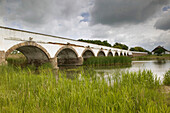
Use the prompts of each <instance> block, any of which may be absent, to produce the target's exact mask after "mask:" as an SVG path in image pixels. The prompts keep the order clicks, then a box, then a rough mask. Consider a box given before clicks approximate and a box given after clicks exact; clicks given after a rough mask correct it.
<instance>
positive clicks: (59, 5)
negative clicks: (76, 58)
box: [0, 0, 170, 50]
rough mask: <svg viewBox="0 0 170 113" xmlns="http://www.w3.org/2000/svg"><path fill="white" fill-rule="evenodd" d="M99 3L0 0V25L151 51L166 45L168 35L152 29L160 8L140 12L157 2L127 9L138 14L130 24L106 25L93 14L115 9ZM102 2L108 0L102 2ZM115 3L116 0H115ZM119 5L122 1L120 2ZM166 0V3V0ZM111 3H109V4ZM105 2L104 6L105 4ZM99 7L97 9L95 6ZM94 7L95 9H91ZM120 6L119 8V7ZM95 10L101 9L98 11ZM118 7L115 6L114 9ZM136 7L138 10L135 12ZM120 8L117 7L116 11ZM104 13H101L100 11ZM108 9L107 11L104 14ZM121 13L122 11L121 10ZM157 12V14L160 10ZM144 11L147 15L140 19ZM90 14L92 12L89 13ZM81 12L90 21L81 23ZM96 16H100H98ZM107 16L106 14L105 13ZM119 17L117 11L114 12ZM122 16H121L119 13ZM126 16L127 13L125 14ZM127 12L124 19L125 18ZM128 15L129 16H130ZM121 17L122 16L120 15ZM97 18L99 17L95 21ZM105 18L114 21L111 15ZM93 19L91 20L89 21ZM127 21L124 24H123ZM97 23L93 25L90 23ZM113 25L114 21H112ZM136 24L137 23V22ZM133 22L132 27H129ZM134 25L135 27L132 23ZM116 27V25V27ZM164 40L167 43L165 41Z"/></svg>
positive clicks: (77, 0) (64, 0) (148, 2)
mask: <svg viewBox="0 0 170 113" xmlns="http://www.w3.org/2000/svg"><path fill="white" fill-rule="evenodd" d="M99 1H101V0H98V1H97V0H94V1H93V0H60V1H59V0H48V1H47V0H0V15H1V16H0V25H2V26H9V27H13V28H19V29H25V30H30V31H35V32H42V33H46V34H52V35H57V36H63V37H66V38H72V39H80V38H83V39H92V40H95V39H99V40H108V42H110V43H111V44H112V45H113V44H114V43H115V42H120V43H124V44H127V45H128V46H130V47H133V46H142V47H144V48H146V49H149V50H152V49H153V47H155V46H157V45H162V46H165V47H167V49H169V50H170V47H169V46H168V42H169V39H168V36H169V33H168V32H167V31H163V30H156V29H155V28H154V24H155V22H156V21H157V20H158V19H159V18H160V17H161V14H159V13H160V11H161V8H160V6H159V5H158V4H157V2H156V3H155V4H156V6H159V7H155V6H154V5H149V6H151V8H149V10H151V9H156V10H154V11H153V10H151V11H149V12H147V10H145V9H143V10H142V8H143V6H144V5H145V6H148V4H150V3H151V1H159V0H148V1H147V2H146V0H144V1H145V2H146V3H143V2H142V1H141V0H140V1H139V0H137V1H138V2H142V3H141V4H140V5H141V6H140V7H141V8H140V7H137V6H134V7H131V8H128V7H130V6H128V7H127V9H131V10H132V9H134V8H137V12H134V15H135V18H133V19H132V20H133V21H134V22H132V21H129V20H128V19H127V20H122V19H120V21H123V23H124V24H121V25H120V24H119V22H117V25H116V24H114V25H113V24H112V21H110V20H109V21H108V22H111V24H107V22H106V24H105V22H104V21H103V22H100V21H98V20H97V19H95V17H98V16H96V15H106V14H107V15H108V14H110V13H111V12H112V7H113V6H115V5H113V4H110V5H109V7H107V6H104V5H101V6H100V5H98V4H96V3H98V2H99ZM102 1H104V2H107V1H110V0H102ZM115 1H118V0H115ZM120 1H121V2H122V1H124V0H120ZM130 1H131V2H133V3H132V4H137V5H138V2H136V0H135V2H134V0H130ZM165 1H169V0H165ZM108 3H110V2H108ZM108 3H105V4H108ZM143 4H144V5H143ZM161 4H162V3H161ZM97 5H98V6H97ZM93 6H94V7H93ZM99 6H100V7H99ZM119 7H120V6H119ZM98 8H101V9H99V10H98V11H99V12H98V11H97V9H98ZM117 8H118V7H117ZM138 8H139V9H138ZM118 9H119V8H118ZM102 10H103V11H102ZM104 10H109V12H107V11H104ZM122 10H123V9H122ZM159 10H160V11H159ZM127 11H128V12H130V10H127ZM134 11H135V10H134ZM141 11H145V13H147V15H146V16H144V17H142V18H140V16H139V15H142V14H143V13H144V12H141ZM156 11H158V12H159V13H158V12H157V15H156V16H154V17H153V15H149V14H150V12H154V13H156ZM91 12H92V13H91ZM82 13H89V14H90V16H89V17H88V20H89V21H81V20H83V19H84V17H82V16H81V14H82ZM98 13H99V14H98ZM105 13H106V14H105ZM116 14H117V16H119V11H117V12H116ZM120 14H123V13H120ZM125 14H126V13H125ZM128 14H129V13H127V14H126V15H125V16H127V15H128ZM131 15H132V14H131ZM131 15H129V16H131ZM122 17H124V16H122ZM98 19H100V18H98ZM108 19H114V18H112V16H111V17H110V18H108ZM91 20H92V21H91ZM104 20H105V19H104ZM106 20H107V19H106ZM125 21H126V22H125ZM91 22H92V23H96V24H95V25H92V23H91ZM113 22H116V21H113ZM137 22H139V23H137ZM132 23H133V24H132ZM134 23H135V24H134ZM118 24H119V25H118ZM165 40H166V41H165Z"/></svg>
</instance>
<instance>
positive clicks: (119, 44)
mask: <svg viewBox="0 0 170 113" xmlns="http://www.w3.org/2000/svg"><path fill="white" fill-rule="evenodd" d="M113 47H114V48H119V49H124V50H128V46H127V45H125V44H121V43H117V42H116V43H115V44H114V45H113Z"/></svg>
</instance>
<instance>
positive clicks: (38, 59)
mask: <svg viewBox="0 0 170 113" xmlns="http://www.w3.org/2000/svg"><path fill="white" fill-rule="evenodd" d="M12 54H15V57H14V55H12ZM24 56H25V57H24ZM9 57H10V59H11V58H12V59H15V60H16V59H17V58H18V62H21V61H22V59H24V58H25V59H26V63H28V64H35V65H36V66H39V65H41V64H42V63H45V62H48V61H49V59H50V55H49V53H48V52H47V51H46V50H45V49H44V48H43V47H42V46H40V45H38V44H36V43H35V42H25V43H20V44H17V45H15V46H13V47H11V48H10V49H9V50H8V51H7V52H6V54H5V59H6V60H7V61H8V58H9Z"/></svg>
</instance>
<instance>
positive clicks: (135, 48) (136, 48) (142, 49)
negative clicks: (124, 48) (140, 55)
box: [130, 47, 150, 54]
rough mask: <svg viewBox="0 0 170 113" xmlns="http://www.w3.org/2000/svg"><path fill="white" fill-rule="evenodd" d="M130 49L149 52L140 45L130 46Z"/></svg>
mask: <svg viewBox="0 0 170 113" xmlns="http://www.w3.org/2000/svg"><path fill="white" fill-rule="evenodd" d="M130 51H139V52H148V54H150V52H149V51H148V50H146V49H144V48H142V47H132V48H130Z"/></svg>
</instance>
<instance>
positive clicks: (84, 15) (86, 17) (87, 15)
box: [80, 12, 90, 22]
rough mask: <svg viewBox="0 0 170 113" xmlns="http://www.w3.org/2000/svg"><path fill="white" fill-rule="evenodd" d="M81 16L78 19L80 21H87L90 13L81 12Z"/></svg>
mask: <svg viewBox="0 0 170 113" xmlns="http://www.w3.org/2000/svg"><path fill="white" fill-rule="evenodd" d="M81 16H82V17H83V19H82V20H80V22H88V21H89V17H90V14H89V13H87V12H86V13H82V14H81Z"/></svg>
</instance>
